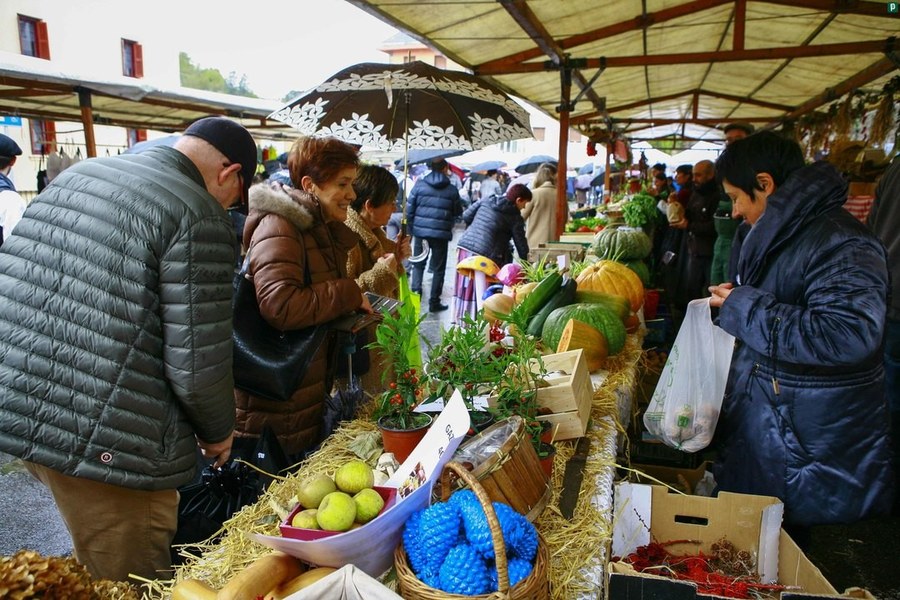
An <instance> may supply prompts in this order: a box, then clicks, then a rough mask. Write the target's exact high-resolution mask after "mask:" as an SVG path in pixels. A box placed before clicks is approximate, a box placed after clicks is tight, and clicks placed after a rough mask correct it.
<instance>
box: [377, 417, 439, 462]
mask: <svg viewBox="0 0 900 600" xmlns="http://www.w3.org/2000/svg"><path fill="white" fill-rule="evenodd" d="M425 416H426V417H428V422H427V423H425V424H424V425H420V426H418V427H415V428H412V429H397V428H396V427H392V426H391V425H390V423H389V422H388V420H387V419H386V418H385V417H381V418H380V419H378V429H380V430H381V441H382V444H383V445H384V451H385V452H393V453H394V458H396V459H397V462H398V463H401V464H402V463H403V461H404V460H406V458H407V457H408V456H409V455H410V454H411V453H412V451H413V450H414V449H415V447H416V446H417V445H418V444H419V442H421V441H422V438H423V437H425V434H426V433H427V432H428V428H429V427H431V423H432V422H433V420H432V418H431V415H425Z"/></svg>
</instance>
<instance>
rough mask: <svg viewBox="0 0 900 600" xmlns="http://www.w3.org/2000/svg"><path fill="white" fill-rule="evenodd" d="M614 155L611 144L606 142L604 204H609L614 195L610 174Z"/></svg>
mask: <svg viewBox="0 0 900 600" xmlns="http://www.w3.org/2000/svg"><path fill="white" fill-rule="evenodd" d="M610 154H612V144H611V143H610V142H606V173H604V174H603V203H604V204H607V203H608V202H609V199H610V197H611V196H612V193H611V192H610V189H609V185H610V182H611V181H612V177H610V173H609V156H610Z"/></svg>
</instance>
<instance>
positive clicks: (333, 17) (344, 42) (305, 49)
mask: <svg viewBox="0 0 900 600" xmlns="http://www.w3.org/2000/svg"><path fill="white" fill-rule="evenodd" d="M160 4H163V5H169V6H172V7H173V9H174V12H171V13H169V17H168V20H169V22H170V23H171V19H172V16H171V15H178V16H177V21H178V23H180V24H181V25H180V26H179V29H180V30H181V31H182V32H184V33H183V34H181V35H179V36H178V38H177V40H178V41H177V43H178V46H179V48H180V49H181V50H183V51H184V52H187V53H188V55H189V56H190V57H191V60H192V61H193V62H194V64H197V65H200V66H201V67H206V68H213V69H218V70H219V71H220V72H221V73H222V74H223V75H224V76H225V77H228V74H229V73H230V72H232V71H235V72H236V73H237V74H238V75H239V76H240V75H241V74H246V75H247V86H248V87H249V88H250V89H251V90H252V91H253V92H254V93H255V94H256V95H257V96H260V97H261V98H273V99H281V98H282V97H283V96H284V95H285V94H287V93H288V92H289V91H291V90H297V91H302V90H305V89H307V88H310V87H312V86H314V85H316V84H318V83H319V82H321V81H322V80H324V79H325V78H327V77H328V76H330V75H332V74H333V73H335V72H336V71H339V70H340V69H342V68H344V67H346V66H349V65H351V64H354V63H358V62H387V58H388V56H387V54H385V53H384V52H380V51H378V49H377V48H378V47H379V46H380V45H381V44H382V43H383V42H384V41H385V40H387V39H388V38H390V37H391V36H393V35H395V34H396V33H397V30H396V29H394V28H393V27H391V26H389V25H387V24H386V23H383V22H382V21H379V20H378V19H377V18H375V17H374V16H372V15H370V14H369V13H367V12H364V11H362V10H360V9H358V8H356V7H355V6H353V5H351V4H349V3H348V2H345V0H281V1H276V2H260V3H259V4H256V3H255V2H236V1H235V0H218V1H215V2H212V3H210V2H209V1H208V0H200V1H194V0H162V1H159V2H157V6H158V5H160ZM175 7H177V8H175ZM229 7H233V10H231V9H229ZM165 12H166V11H159V13H158V14H160V13H162V14H165ZM190 23H203V24H204V27H203V28H202V29H201V28H196V27H191V26H190V25H189V24H190Z"/></svg>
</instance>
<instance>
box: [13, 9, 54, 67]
mask: <svg viewBox="0 0 900 600" xmlns="http://www.w3.org/2000/svg"><path fill="white" fill-rule="evenodd" d="M19 45H20V46H21V47H22V54H24V55H25V56H34V57H35V58H43V59H46V60H50V38H49V37H48V36H47V23H46V22H45V21H42V20H40V19H35V18H34V17H26V16H25V15H19Z"/></svg>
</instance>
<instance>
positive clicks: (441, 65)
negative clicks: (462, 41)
mask: <svg viewBox="0 0 900 600" xmlns="http://www.w3.org/2000/svg"><path fill="white" fill-rule="evenodd" d="M434 66H436V67H437V68H438V69H446V68H447V57H446V56H435V57H434Z"/></svg>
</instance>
